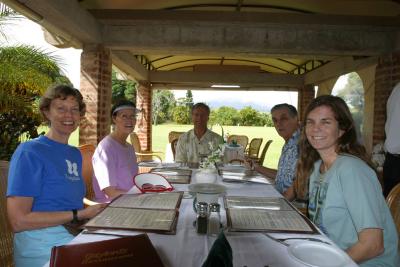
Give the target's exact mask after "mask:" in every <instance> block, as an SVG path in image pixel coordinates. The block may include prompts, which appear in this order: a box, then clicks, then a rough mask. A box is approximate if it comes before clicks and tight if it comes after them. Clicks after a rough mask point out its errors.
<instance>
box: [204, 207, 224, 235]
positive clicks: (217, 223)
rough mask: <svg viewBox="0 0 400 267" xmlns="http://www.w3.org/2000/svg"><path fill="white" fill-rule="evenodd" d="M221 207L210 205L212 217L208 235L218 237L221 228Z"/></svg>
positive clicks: (210, 216)
mask: <svg viewBox="0 0 400 267" xmlns="http://www.w3.org/2000/svg"><path fill="white" fill-rule="evenodd" d="M219 209H220V206H219V204H218V203H211V204H210V205H209V210H210V215H209V217H208V229H207V234H209V235H218V234H219V231H220V227H221V216H220V214H219Z"/></svg>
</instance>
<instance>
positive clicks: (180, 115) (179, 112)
mask: <svg viewBox="0 0 400 267" xmlns="http://www.w3.org/2000/svg"><path fill="white" fill-rule="evenodd" d="M172 118H173V120H174V122H176V123H178V124H189V123H190V117H189V116H188V110H187V107H186V106H176V107H174V108H173V112H172Z"/></svg>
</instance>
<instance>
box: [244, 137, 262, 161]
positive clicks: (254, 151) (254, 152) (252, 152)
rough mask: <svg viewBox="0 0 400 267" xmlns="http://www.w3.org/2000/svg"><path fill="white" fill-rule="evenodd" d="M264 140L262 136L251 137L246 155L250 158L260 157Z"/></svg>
mask: <svg viewBox="0 0 400 267" xmlns="http://www.w3.org/2000/svg"><path fill="white" fill-rule="evenodd" d="M262 142H263V139H262V138H253V139H251V141H250V144H249V148H248V149H247V153H246V156H247V157H249V158H258V153H260V148H261V144H262Z"/></svg>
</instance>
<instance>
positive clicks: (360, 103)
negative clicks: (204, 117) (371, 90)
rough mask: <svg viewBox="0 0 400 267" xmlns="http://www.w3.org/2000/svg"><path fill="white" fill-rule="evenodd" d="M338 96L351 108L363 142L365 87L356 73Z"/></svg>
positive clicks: (352, 74) (350, 75) (348, 78)
mask: <svg viewBox="0 0 400 267" xmlns="http://www.w3.org/2000/svg"><path fill="white" fill-rule="evenodd" d="M337 96H339V97H341V98H343V100H344V101H346V103H347V105H348V106H349V108H350V111H351V114H352V116H353V119H354V123H355V125H356V131H357V135H358V138H359V140H361V133H362V131H363V121H364V86H363V84H362V81H361V79H360V77H359V76H358V74H357V73H356V72H352V73H350V74H349V75H348V76H347V83H346V85H345V86H344V88H343V89H342V90H340V91H338V93H337Z"/></svg>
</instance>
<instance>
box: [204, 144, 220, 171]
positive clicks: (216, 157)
mask: <svg viewBox="0 0 400 267" xmlns="http://www.w3.org/2000/svg"><path fill="white" fill-rule="evenodd" d="M208 146H209V148H210V150H211V154H210V155H209V156H207V157H206V158H205V159H204V160H203V161H202V162H201V163H200V168H201V169H213V168H214V169H215V165H216V164H217V163H219V162H221V161H222V160H221V157H223V156H224V148H225V146H224V145H223V144H221V145H219V146H218V147H217V148H214V146H213V143H212V142H209V143H208Z"/></svg>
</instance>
